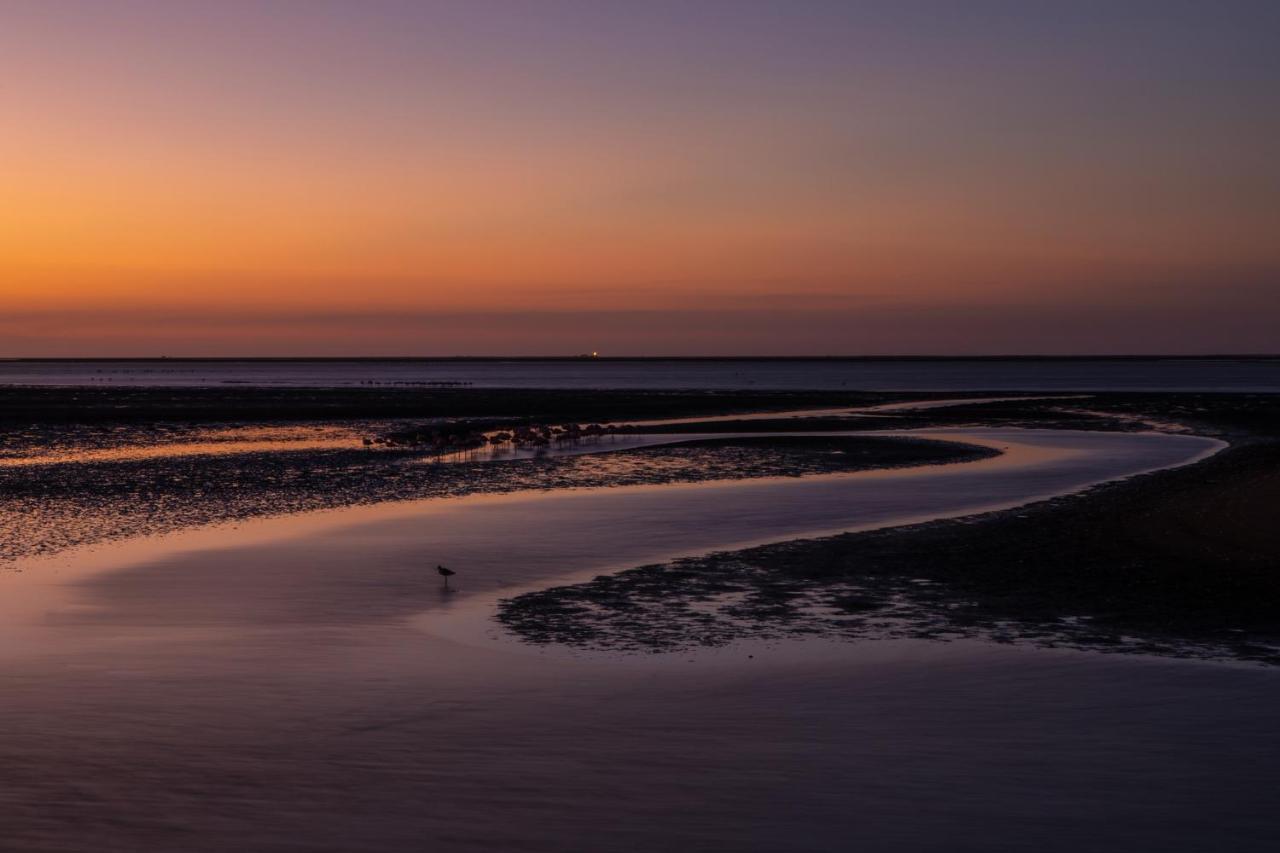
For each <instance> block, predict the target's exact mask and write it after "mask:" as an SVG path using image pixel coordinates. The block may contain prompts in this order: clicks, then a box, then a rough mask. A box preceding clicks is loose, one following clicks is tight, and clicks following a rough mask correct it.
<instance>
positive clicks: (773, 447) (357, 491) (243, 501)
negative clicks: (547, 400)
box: [0, 436, 991, 565]
mask: <svg viewBox="0 0 1280 853" xmlns="http://www.w3.org/2000/svg"><path fill="white" fill-rule="evenodd" d="M600 447H601V449H604V450H607V448H608V439H603V440H601V444H600ZM990 453H991V451H988V450H985V449H982V448H974V447H965V446H959V445H955V444H951V443H943V442H928V441H918V440H911V439H883V438H872V437H841V436H832V437H818V438H812V439H809V438H754V437H753V438H747V439H744V440H742V441H738V442H735V441H717V442H712V443H707V444H706V446H704V445H703V444H702V443H697V442H695V443H687V444H683V445H682V446H678V447H653V448H642V449H632V450H623V451H618V452H604V453H596V454H587V455H582V456H569V457H553V458H548V459H530V460H520V461H505V462H503V461H498V462H477V463H455V464H443V465H442V464H432V463H431V462H430V461H429V460H427V459H425V458H424V457H423V456H422V454H421V453H415V452H410V451H403V452H400V451H382V450H379V451H368V450H325V451H295V452H287V453H278V452H277V453H241V454H236V455H232V456H209V455H191V456H175V457H163V458H155V459H146V460H132V461H111V462H69V463H63V464H42V465H34V466H27V467H11V468H4V467H0V534H2V535H0V565H4V563H5V562H6V561H8V562H9V563H10V564H12V561H14V560H16V559H17V558H20V557H22V556H28V555H33V554H42V553H52V552H55V551H59V550H63V549H65V548H69V547H72V546H77V545H86V544H92V543H96V542H102V541H106V540H109V539H119V538H126V537H130V536H138V535H146V534H154V533H162V532H168V531H173V530H178V529H180V528H183V527H189V526H194V525H199V524H207V523H211V522H217V521H227V520H233V519H241V518H251V517H256V516H265V515H281V514H286V513H292V512H301V511H306V510H315V509H326V508H332V507H339V506H353V505H358V504H371V503H379V502H383V501H391V500H408V499H414V498H433V497H451V496H459V495H466V494H474V493H479V492H488V493H500V492H514V491H522V490H550V489H568V488H586V487H598V486H621V485H652V484H660V483H676V482H697V481H706V480H726V479H741V478H748V477H778V476H790V477H795V476H804V475H811V474H828V473H836V472H841V471H856V470H863V469H867V468H879V467H894V466H904V465H924V464H935V463H942V462H958V461H969V460H973V459H979V458H983V457H985V456H987V455H990Z"/></svg>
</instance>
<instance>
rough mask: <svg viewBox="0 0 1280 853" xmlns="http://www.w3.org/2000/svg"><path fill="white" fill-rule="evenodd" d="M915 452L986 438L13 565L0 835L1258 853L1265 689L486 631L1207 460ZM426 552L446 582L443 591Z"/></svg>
mask: <svg viewBox="0 0 1280 853" xmlns="http://www.w3.org/2000/svg"><path fill="white" fill-rule="evenodd" d="M925 434H926V435H929V436H931V437H941V438H950V439H954V440H965V441H975V442H989V443H992V444H995V445H997V446H1001V447H1003V448H1006V449H1007V452H1006V454H1005V455H1004V456H1002V457H998V458H995V459H988V460H984V461H980V462H974V463H966V464H959V465H951V466H944V467H941V468H921V469H914V470H899V471H872V472H861V473H856V474H847V475H834V476H823V477H812V478H803V479H785V480H763V481H759V480H758V481H750V482H742V483H738V482H734V483H714V484H697V485H686V486H669V487H657V488H648V487H641V488H623V489H601V490H581V491H574V492H564V493H551V494H545V495H528V494H524V495H508V496H502V497H483V496H478V497H472V498H464V499H460V500H448V501H429V502H417V503H413V504H400V505H388V506H379V507H367V508H361V509H356V510H340V511H333V512H326V513H317V514H313V515H308V516H300V517H297V518H289V519H277V520H267V521H260V522H252V523H247V524H245V525H242V526H240V528H239V529H235V530H232V529H228V528H217V529H207V530H201V531H196V532H193V533H190V534H181V535H176V536H172V537H166V538H164V539H160V540H154V541H137V542H131V543H126V544H124V545H121V546H116V547H112V548H106V549H102V550H99V551H97V552H91V553H88V554H79V555H68V556H65V557H63V558H61V559H60V560H47V561H32V562H30V563H29V564H28V565H27V567H26V568H27V571H25V572H24V573H23V574H21V575H18V576H15V577H11V578H5V579H4V581H5V584H6V587H7V590H8V592H10V595H9V596H7V597H6V598H5V600H4V604H3V606H4V608H5V609H4V611H3V613H4V624H5V625H7V626H9V627H11V628H13V627H16V626H19V625H20V626H22V627H24V629H25V633H23V634H21V636H19V635H18V634H16V633H15V634H14V636H13V637H10V638H8V639H9V640H10V641H9V642H6V643H5V645H4V648H5V651H6V655H5V658H4V660H3V661H0V679H3V684H4V688H5V691H4V699H3V702H0V766H3V767H5V776H4V782H3V784H0V838H3V839H5V840H6V842H7V843H8V844H9V846H10V848H11V849H15V850H24V851H53V850H61V851H66V850H94V851H104V850H105V851H126V850H127V851H131V852H132V851H139V850H183V851H231V850H254V851H296V850H307V851H410V850H412V851H417V850H425V849H430V850H468V851H469V850H484V849H499V850H530V851H599V850H618V851H630V850H649V849H655V848H658V847H660V846H666V847H671V848H674V849H679V850H695V851H696V850H707V851H710V850H747V851H777V850H799V851H808V850H812V851H835V850H848V849H858V850H870V851H880V850H885V851H888V850H895V851H901V850H907V851H916V850H919V851H925V850H948V851H950V850H973V851H989V850H1027V849H1032V850H1037V851H1057V850H1062V851H1068V850H1070V851H1078V850H1091V851H1097V850H1101V851H1106V850H1115V851H1121V850H1123V851H1132V850H1141V849H1158V850H1172V851H1178V850H1185V851H1202V850H1206V849H1230V850H1233V851H1253V850H1257V851H1261V850H1269V849H1273V848H1272V846H1271V842H1272V841H1273V840H1274V835H1275V831H1276V830H1277V822H1276V821H1275V819H1274V818H1272V817H1271V808H1270V800H1271V797H1272V790H1273V788H1274V785H1275V784H1276V783H1277V782H1280V771H1278V770H1277V767H1276V763H1275V762H1274V760H1272V759H1273V758H1274V756H1275V755H1277V754H1278V752H1277V750H1278V749H1280V735H1278V733H1277V727H1276V726H1275V724H1274V721H1273V720H1272V714H1271V709H1272V708H1274V707H1275V704H1274V703H1275V702H1276V701H1277V700H1280V677H1278V676H1277V675H1276V674H1275V673H1274V672H1273V671H1271V670H1264V669H1254V668H1246V667H1238V666H1225V665H1207V664H1203V663H1193V662H1168V661H1159V662H1157V661H1150V660H1144V659H1141V658H1129V659H1117V658H1113V657H1100V656H1090V655H1084V654H1078V653H1059V652H1045V651H1034V650H1028V649H1017V648H1003V647H995V646H989V645H979V644H970V643H955V644H927V643H868V644H856V645H853V644H824V643H801V644H797V643H786V644H779V645H771V646H761V645H745V644H744V645H739V646H734V647H731V648H728V649H722V650H707V651H702V652H697V653H680V654H678V655H658V656H632V657H616V656H609V655H583V654H570V653H566V652H562V651H556V650H554V649H553V650H537V649H533V648H531V647H528V646H523V645H520V644H518V643H515V642H513V641H511V640H510V639H506V638H503V637H502V636H500V635H498V634H496V632H495V631H494V629H493V627H492V624H491V623H488V622H486V621H485V620H484V619H483V618H482V617H483V616H484V614H485V613H491V612H492V602H493V600H494V599H495V598H496V597H498V596H499V595H503V594H507V593H508V592H509V591H510V590H512V589H517V588H520V587H521V586H527V585H530V584H541V583H547V582H549V581H550V580H551V579H552V578H556V577H562V576H565V575H574V574H580V573H582V572H589V571H600V570H605V569H608V568H610V567H611V566H615V565H618V566H625V565H630V564H633V563H634V562H637V561H643V560H650V559H658V558H661V557H663V556H666V555H671V554H677V553H689V552H690V551H696V550H700V549H702V550H705V549H707V548H719V547H727V546H732V545H737V544H744V543H747V542H753V541H761V540H765V539H775V538H786V537H790V536H795V535H800V534H811V533H816V532H822V531H826V530H832V529H836V528H850V527H858V526H870V525H876V524H884V523H890V522H894V523H897V522H901V521H904V520H908V519H913V518H917V517H919V516H921V515H923V514H954V513H959V512H967V511H972V510H974V509H977V508H987V507H992V506H1000V505H1009V504H1016V503H1019V502H1023V501H1026V500H1028V499H1031V498H1034V497H1036V496H1042V495H1047V494H1051V493H1057V492H1061V491H1064V490H1069V489H1073V488H1080V487H1083V486H1086V485H1088V484H1089V483H1092V482H1097V481H1099V480H1104V479H1110V478H1114V477H1117V476H1124V475H1127V474H1132V473H1137V472H1139V471H1144V470H1150V469H1152V468H1157V467H1162V466H1167V465H1175V464H1181V463H1185V462H1187V461H1189V460H1191V459H1194V458H1196V457H1197V456H1198V455H1201V454H1204V453H1209V452H1212V451H1213V450H1215V449H1216V448H1217V447H1219V446H1220V445H1219V443H1217V442H1213V441H1211V440H1208V439H1202V438H1194V437H1189V436H1167V435H1156V434H1131V433H1127V434H1112V433H1074V432H1066V431H1023V430H1012V429H1008V430H1004V429H1002V430H945V431H930V432H928V433H925ZM437 562H442V563H445V564H448V565H451V566H453V567H454V568H456V569H458V570H459V572H460V574H459V575H458V576H457V578H456V579H455V581H454V584H453V587H452V588H451V589H449V590H445V589H444V588H442V586H441V584H440V582H439V578H438V577H436V576H435V575H434V573H433V572H432V571H431V570H430V567H431V566H433V565H435V564H436V563H437ZM19 593H22V594H19ZM24 595H25V597H24ZM478 617H480V618H478ZM0 846H3V845H0Z"/></svg>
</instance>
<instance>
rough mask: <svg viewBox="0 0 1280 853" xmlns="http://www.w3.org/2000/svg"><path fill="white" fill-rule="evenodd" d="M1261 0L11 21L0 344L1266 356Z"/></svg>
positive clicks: (328, 5)
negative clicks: (1236, 0) (1153, 353)
mask: <svg viewBox="0 0 1280 853" xmlns="http://www.w3.org/2000/svg"><path fill="white" fill-rule="evenodd" d="M1278 37H1280V3H1277V2H1274V0H1270V1H1269V2H1208V0H1203V2H1178V0H1164V2H1139V0H1126V2H1114V0H1111V2H1087V0H1086V1H1085V2H1073V3H1066V2H1057V0H1055V2H1044V3H1042V2H1035V0H1020V2H981V0H973V1H972V2H965V3H959V2H952V1H951V0H947V2H909V0H908V1H907V2H904V0H895V2H883V3H871V2H867V3H859V2H855V0H843V2H818V1H817V0H811V1H810V2H805V0H790V2H755V0H736V2H720V0H684V2H660V1H659V2H654V0H647V2H643V3H640V2H634V0H628V2H609V0H592V2H559V1H558V0H520V2H486V0H467V2H456V3H453V2H450V3H444V2H440V3H433V2H427V0H419V2H374V0H350V2H321V0H298V1H297V2H290V0H275V1H274V2H272V0H255V2H234V0H216V2H215V0H210V2H201V3H196V2H183V0H162V2H127V0H115V1H114V2H96V1H95V2H83V3H71V2H58V0H37V1H36V2H24V1H23V0H0V179H2V181H3V183H2V184H0V186H2V188H3V194H2V195H0V356H43V355H57V356H78V355H171V356H177V355H240V354H243V355H346V354H351V355H357V354H368V355H383V354H385V355H452V354H525V355H542V354H557V355H558V354H572V353H577V352H582V351H586V350H599V351H601V352H602V353H603V354H610V355H612V354H617V355H634V354H664V355H665V354H691V355H701V354H729V353H735V354H736V353H741V354H783V355H785V354H881V353H939V354H966V353H1002V352H1023V353H1133V352H1169V353H1195V352H1276V351H1280V50H1278V49H1277V47H1276V44H1277V38H1278Z"/></svg>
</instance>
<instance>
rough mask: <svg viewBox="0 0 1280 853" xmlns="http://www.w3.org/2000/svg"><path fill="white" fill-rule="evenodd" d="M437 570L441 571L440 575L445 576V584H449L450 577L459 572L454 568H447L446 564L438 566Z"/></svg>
mask: <svg viewBox="0 0 1280 853" xmlns="http://www.w3.org/2000/svg"><path fill="white" fill-rule="evenodd" d="M436 571H437V572H439V573H440V577H442V578H444V585H445V586H448V585H449V578H451V577H452V576H454V575H456V574H457V572H455V571H454V570H453V569H446V568H445V567H444V566H440V565H437V566H436Z"/></svg>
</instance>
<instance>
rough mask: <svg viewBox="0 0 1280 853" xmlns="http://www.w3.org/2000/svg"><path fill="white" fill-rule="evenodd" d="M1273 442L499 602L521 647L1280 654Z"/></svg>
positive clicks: (1277, 462) (1266, 658)
mask: <svg viewBox="0 0 1280 853" xmlns="http://www.w3.org/2000/svg"><path fill="white" fill-rule="evenodd" d="M1277 506H1280V443H1276V442H1254V443H1249V444H1246V445H1243V446H1239V447H1236V448H1234V449H1232V450H1229V451H1227V452H1224V453H1223V454H1220V455H1219V456H1217V457H1214V458H1212V459H1210V460H1208V461H1206V462H1203V463H1200V464H1198V465H1195V466H1191V467H1189V468H1184V469H1178V470H1174V471H1167V472H1160V473H1156V474H1151V475H1146V476H1144V477H1139V478H1135V479H1134V480H1131V481H1127V482H1122V483H1118V484H1113V485H1110V486H1104V487H1100V488H1097V489H1094V490H1093V491H1091V492H1088V493H1085V494H1082V495H1077V496H1071V497H1067V498H1060V499H1057V500H1053V501H1048V502H1045V503H1042V504H1038V505H1035V506H1031V507H1026V508H1022V509H1019V510H1016V511H1010V512H1005V513H997V514H991V515H987V516H978V517H973V518H967V519H958V520H951V521H943V522H935V523H930V524H925V525H917V526H912V527H903V528H894V529H888V530H882V531H873V532H868V533H858V534H848V535H844V536H837V537H832V538H827V539H820V540H800V541H793V542H783V543H779V544H775V545H768V546H764V547H759V548H753V549H750V550H745V551H739V552H732V553H717V554H712V555H709V556H706V557H698V558H689V559H683V560H678V561H675V562H672V563H669V564H665V565H654V566H644V567H640V568H637V569H633V570H630V571H626V572H622V573H619V574H615V575H611V576H604V577H599V578H596V579H595V580H592V581H590V582H588V583H583V584H578V585H573V586H565V587H559V588H554V589H548V590H544V591H540V592H535V593H530V594H526V595H522V596H519V597H517V598H514V599H511V600H508V601H505V602H503V604H502V607H501V610H500V613H499V619H500V621H501V622H502V623H503V624H504V625H505V626H506V627H507V628H508V629H510V630H511V631H513V632H515V634H517V635H518V636H519V637H521V638H523V639H524V640H527V641H529V642H533V643H563V644H567V645H571V646H576V647H580V648H592V649H612V650H625V651H670V650H677V649H680V648H687V647H691V646H698V645H712V646H714V645H724V644H727V643H730V642H733V641H736V640H741V639H748V638H749V639H766V640H767V639H782V638H786V637H800V636H815V635H816V636H823V637H842V638H847V639H850V640H871V639H889V638H903V637H910V638H926V639H935V640H947V639H952V638H984V639H989V640H995V641H999V642H1029V643H1034V644H1039V645H1045V646H1055V645H1061V646H1070V647H1076V648H1089V649H1095V650H1100V651H1109V652H1142V653H1150V654H1162V655H1176V656H1194V657H1209V658H1231V659H1239V660H1247V661H1256V662H1265V663H1268V664H1277V663H1280V608H1278V607H1277V602H1280V529H1278V527H1277V525H1276V524H1275V523H1274V513H1275V507H1277Z"/></svg>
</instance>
